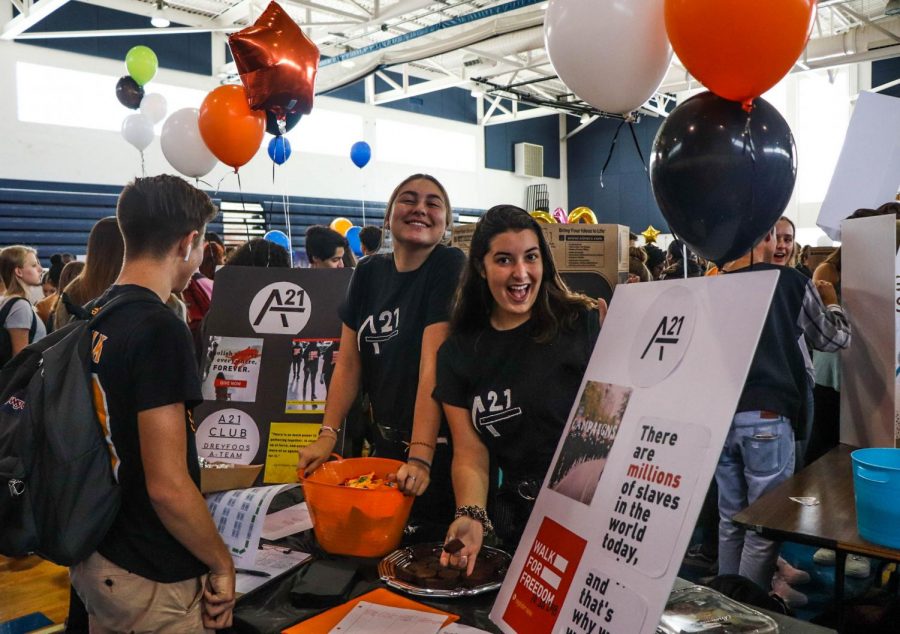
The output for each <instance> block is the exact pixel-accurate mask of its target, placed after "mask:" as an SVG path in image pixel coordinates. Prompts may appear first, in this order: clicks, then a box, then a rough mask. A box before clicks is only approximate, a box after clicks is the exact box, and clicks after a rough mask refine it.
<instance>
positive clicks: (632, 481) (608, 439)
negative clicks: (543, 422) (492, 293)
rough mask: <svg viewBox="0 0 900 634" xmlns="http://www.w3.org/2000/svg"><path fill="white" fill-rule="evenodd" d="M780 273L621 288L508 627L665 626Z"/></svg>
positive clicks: (534, 519)
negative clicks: (683, 560) (662, 618)
mask: <svg viewBox="0 0 900 634" xmlns="http://www.w3.org/2000/svg"><path fill="white" fill-rule="evenodd" d="M777 278H778V273H777V272H775V271H765V272H757V273H740V274H734V275H724V276H718V277H712V278H701V279H697V278H695V279H689V280H671V281H665V282H661V283H654V284H633V285H628V286H623V287H620V288H619V289H617V291H616V296H615V299H614V301H613V302H612V305H611V308H610V312H609V315H608V316H607V318H606V321H605V322H604V324H603V329H602V331H601V333H600V338H599V340H598V342H597V346H596V348H595V349H594V353H593V356H592V357H591V361H590V364H589V365H588V369H587V372H586V374H585V378H584V380H583V382H582V386H581V389H580V391H579V394H578V399H576V402H575V404H574V405H573V408H572V411H571V413H570V414H569V421H568V423H567V425H566V429H565V430H564V432H563V436H562V439H561V440H560V444H559V446H558V447H557V450H556V454H555V457H554V460H553V464H552V465H551V467H550V470H549V471H548V474H547V477H546V478H545V481H544V487H543V489H542V490H541V492H540V494H539V496H538V499H537V501H536V503H535V507H534V511H533V512H532V514H531V517H530V519H529V521H528V525H527V527H526V529H525V532H524V535H523V537H522V540H521V542H520V544H519V548H518V550H517V551H516V554H515V556H514V558H513V561H512V564H511V565H510V568H509V572H508V573H507V575H506V580H505V581H504V584H503V587H502V588H501V590H500V593H499V595H498V597H497V600H496V602H495V603H494V607H493V610H492V611H491V619H492V620H493V621H494V622H495V623H496V624H497V625H498V626H499V627H500V629H502V630H503V631H504V632H518V633H520V634H525V633H527V634H550V633H551V632H563V633H571V634H604V633H607V634H641V633H646V634H651V633H652V632H654V631H655V630H656V626H657V624H658V623H659V618H660V616H661V615H662V612H663V609H664V608H665V604H666V601H667V599H668V597H669V593H670V591H671V589H672V583H673V580H674V578H675V575H676V574H677V572H678V568H679V565H680V562H681V558H682V555H683V553H684V551H685V549H686V548H687V545H688V540H689V539H690V535H691V531H692V529H693V526H694V523H695V521H696V518H697V515H698V514H699V512H700V507H701V506H702V504H703V499H704V497H705V493H706V489H707V486H708V484H709V481H710V479H711V478H712V476H713V474H714V472H715V467H716V463H717V462H718V458H719V454H720V453H721V447H722V445H723V443H724V441H725V436H726V434H727V432H728V428H729V426H730V423H731V419H732V417H733V415H734V411H735V407H736V405H737V401H738V398H739V396H740V394H741V391H742V388H743V385H744V381H745V379H746V375H747V371H748V369H749V367H750V362H751V360H752V358H753V354H754V351H755V350H756V343H757V340H758V338H759V334H760V332H761V331H762V326H763V323H764V320H765V316H766V313H767V311H768V308H769V303H770V301H771V298H772V293H773V290H774V288H775V284H776V282H777ZM636 322H637V323H638V326H637V327H635V323H636ZM601 474H602V477H600V476H601ZM598 479H599V484H598Z"/></svg>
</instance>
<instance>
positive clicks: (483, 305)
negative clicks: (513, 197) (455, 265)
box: [450, 205, 596, 343]
mask: <svg viewBox="0 0 900 634" xmlns="http://www.w3.org/2000/svg"><path fill="white" fill-rule="evenodd" d="M507 231H516V232H518V231H532V232H533V233H534V235H535V236H536V237H537V241H538V246H539V249H540V252H541V261H542V264H543V268H544V274H543V277H542V278H541V285H540V288H538V294H537V299H536V300H535V302H534V306H533V307H532V310H531V319H532V324H533V330H532V337H534V339H535V341H537V342H538V343H546V342H548V341H552V340H553V339H555V338H556V337H557V335H558V334H559V332H560V330H561V329H566V330H570V329H572V328H574V326H575V322H576V321H577V320H578V316H579V314H580V313H581V311H583V310H585V309H590V308H594V307H596V302H594V301H593V300H592V299H590V298H588V297H586V296H585V295H581V294H576V293H573V292H572V291H570V290H569V289H568V287H567V286H566V284H565V282H563V281H562V278H561V277H560V276H559V272H558V271H557V270H556V264H555V263H554V262H553V256H552V254H551V253H550V247H549V246H548V245H547V240H546V239H545V238H544V233H543V232H542V231H541V228H540V225H538V223H537V221H536V220H535V219H534V218H532V217H531V216H529V215H528V213H527V212H526V211H525V210H524V209H520V208H519V207H515V206H513V205H497V206H495V207H491V208H490V209H488V210H487V212H485V214H484V215H483V216H482V217H481V219H480V220H479V221H478V224H476V225H475V233H474V234H473V235H472V244H471V246H470V247H469V258H468V260H467V262H466V267H465V270H464V271H463V274H462V278H461V279H460V282H459V286H458V287H457V289H456V297H455V299H454V304H453V312H452V315H451V317H450V328H451V330H452V332H458V333H476V332H480V331H482V330H485V329H487V328H488V327H489V326H490V319H491V311H492V310H493V308H494V298H493V296H492V295H491V291H490V289H489V288H488V284H487V280H486V279H485V278H484V276H483V275H482V273H483V272H484V258H485V256H487V254H488V252H489V251H490V250H491V241H492V240H493V239H494V236H496V235H498V234H501V233H505V232H507Z"/></svg>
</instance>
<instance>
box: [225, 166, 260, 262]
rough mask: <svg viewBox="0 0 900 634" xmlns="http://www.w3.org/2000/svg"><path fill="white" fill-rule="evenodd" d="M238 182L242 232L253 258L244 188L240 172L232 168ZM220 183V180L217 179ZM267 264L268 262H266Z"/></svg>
mask: <svg viewBox="0 0 900 634" xmlns="http://www.w3.org/2000/svg"><path fill="white" fill-rule="evenodd" d="M234 173H235V175H236V176H237V182H238V195H239V196H240V198H241V212H242V213H243V214H244V218H243V220H244V233H245V234H246V235H247V248H248V249H249V250H250V259H251V260H252V259H253V243H252V242H250V223H249V222H248V221H247V204H246V203H245V202H244V188H243V187H242V186H241V173H240V172H239V171H237V170H234ZM219 182H220V183H221V181H219ZM266 266H268V263H266Z"/></svg>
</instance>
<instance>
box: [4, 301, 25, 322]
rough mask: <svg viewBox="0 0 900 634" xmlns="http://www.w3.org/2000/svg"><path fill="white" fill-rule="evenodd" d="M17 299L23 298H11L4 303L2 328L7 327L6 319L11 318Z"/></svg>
mask: <svg viewBox="0 0 900 634" xmlns="http://www.w3.org/2000/svg"><path fill="white" fill-rule="evenodd" d="M17 299H23V298H21V297H16V296H13V297H10V298H9V299H8V300H7V301H6V302H4V304H3V308H0V328H5V327H6V318H7V317H9V311H11V310H12V307H13V304H15V303H16V300H17Z"/></svg>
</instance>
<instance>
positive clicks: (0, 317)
mask: <svg viewBox="0 0 900 634" xmlns="http://www.w3.org/2000/svg"><path fill="white" fill-rule="evenodd" d="M18 300H22V301H23V302H28V305H29V306H31V302H30V301H28V299H26V298H25V297H19V296H18V295H13V296H11V297H10V298H9V299H8V300H7V301H6V303H5V304H3V308H0V328H5V327H6V318H7V317H9V313H10V311H11V310H12V307H13V306H14V305H15V303H16V302H17V301H18ZM31 312H33V313H34V307H32V309H31ZM36 332H37V313H34V315H32V318H31V327H30V328H29V329H28V343H31V342H32V341H34V335H35V333H36Z"/></svg>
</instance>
